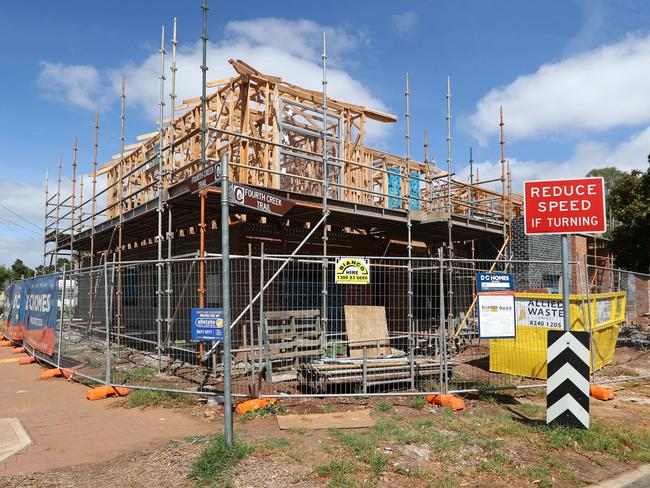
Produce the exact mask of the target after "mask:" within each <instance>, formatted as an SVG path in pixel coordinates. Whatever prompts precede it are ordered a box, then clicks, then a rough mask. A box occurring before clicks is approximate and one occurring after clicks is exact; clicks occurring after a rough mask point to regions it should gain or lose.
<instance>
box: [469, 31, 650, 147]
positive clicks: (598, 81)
mask: <svg viewBox="0 0 650 488" xmlns="http://www.w3.org/2000/svg"><path fill="white" fill-rule="evenodd" d="M649 78H650V35H649V36H645V37H638V36H632V35H630V36H628V37H626V38H625V39H624V40H622V41H620V42H617V43H615V44H610V45H607V46H604V47H601V48H598V49H594V50H592V51H588V52H586V53H583V54H578V55H575V56H571V57H568V58H566V59H564V60H562V61H560V62H557V63H550V64H545V65H543V66H541V67H540V68H539V69H538V70H537V72H536V73H533V74H529V75H523V76H520V77H518V78H517V79H516V80H514V81H513V82H512V83H510V84H509V85H507V86H505V87H501V88H496V89H493V90H491V91H490V92H488V93H487V95H485V96H484V97H483V98H482V99H481V100H479V102H478V103H477V106H476V110H475V112H474V113H473V114H472V115H471V116H470V118H469V120H468V122H469V128H470V130H471V132H472V133H473V135H474V136H475V137H477V138H478V139H479V141H480V142H482V143H485V141H487V139H488V138H489V137H490V136H494V135H495V134H497V132H498V130H499V127H498V114H499V107H500V106H503V108H504V113H505V119H506V120H505V122H506V127H507V135H508V137H509V138H510V139H511V140H516V139H522V138H530V137H540V136H548V135H565V134H568V135H576V134H583V133H586V132H589V131H605V130H608V129H612V128H614V127H620V126H629V127H633V126H637V125H639V124H644V123H648V122H650V97H648V96H647V91H648V88H647V84H648V82H647V80H648V79H649Z"/></svg>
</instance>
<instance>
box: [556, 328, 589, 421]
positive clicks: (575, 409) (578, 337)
mask: <svg viewBox="0 0 650 488" xmlns="http://www.w3.org/2000/svg"><path fill="white" fill-rule="evenodd" d="M546 423H547V424H554V425H563V426H566V427H576V428H579V429H588V428H589V333H588V332H565V331H563V330H549V331H548V353H547V380H546Z"/></svg>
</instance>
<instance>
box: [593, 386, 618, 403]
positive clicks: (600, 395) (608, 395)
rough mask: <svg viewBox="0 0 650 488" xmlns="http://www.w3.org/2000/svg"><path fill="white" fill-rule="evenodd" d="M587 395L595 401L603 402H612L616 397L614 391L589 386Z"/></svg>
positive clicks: (604, 387) (603, 387) (602, 387)
mask: <svg viewBox="0 0 650 488" xmlns="http://www.w3.org/2000/svg"><path fill="white" fill-rule="evenodd" d="M589 394H590V395H591V396H592V397H594V398H596V399H597V400H603V401H607V400H613V399H614V398H615V397H616V395H615V394H614V390H612V389H611V388H607V387H606V386H601V385H591V386H590V387H589Z"/></svg>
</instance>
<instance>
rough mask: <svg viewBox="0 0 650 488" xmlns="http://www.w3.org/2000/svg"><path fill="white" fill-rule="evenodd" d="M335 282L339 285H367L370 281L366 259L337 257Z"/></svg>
mask: <svg viewBox="0 0 650 488" xmlns="http://www.w3.org/2000/svg"><path fill="white" fill-rule="evenodd" d="M336 283H337V284H340V285H367V284H368V283H370V265H369V264H368V260H367V259H361V258H339V259H338V260H337V261H336Z"/></svg>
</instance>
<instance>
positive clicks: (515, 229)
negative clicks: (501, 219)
mask: <svg viewBox="0 0 650 488" xmlns="http://www.w3.org/2000/svg"><path fill="white" fill-rule="evenodd" d="M561 253H562V249H561V239H560V236H527V235H526V234H525V233H524V219H523V217H517V218H514V219H513V220H512V254H513V259H515V260H524V261H559V260H560V259H561ZM513 270H515V279H516V283H515V285H516V286H517V289H518V290H530V289H536V288H554V287H556V286H557V285H556V283H557V280H559V277H560V275H561V273H562V267H561V266H560V265H559V264H557V265H556V264H544V263H521V264H515V265H513ZM558 289H559V288H558Z"/></svg>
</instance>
